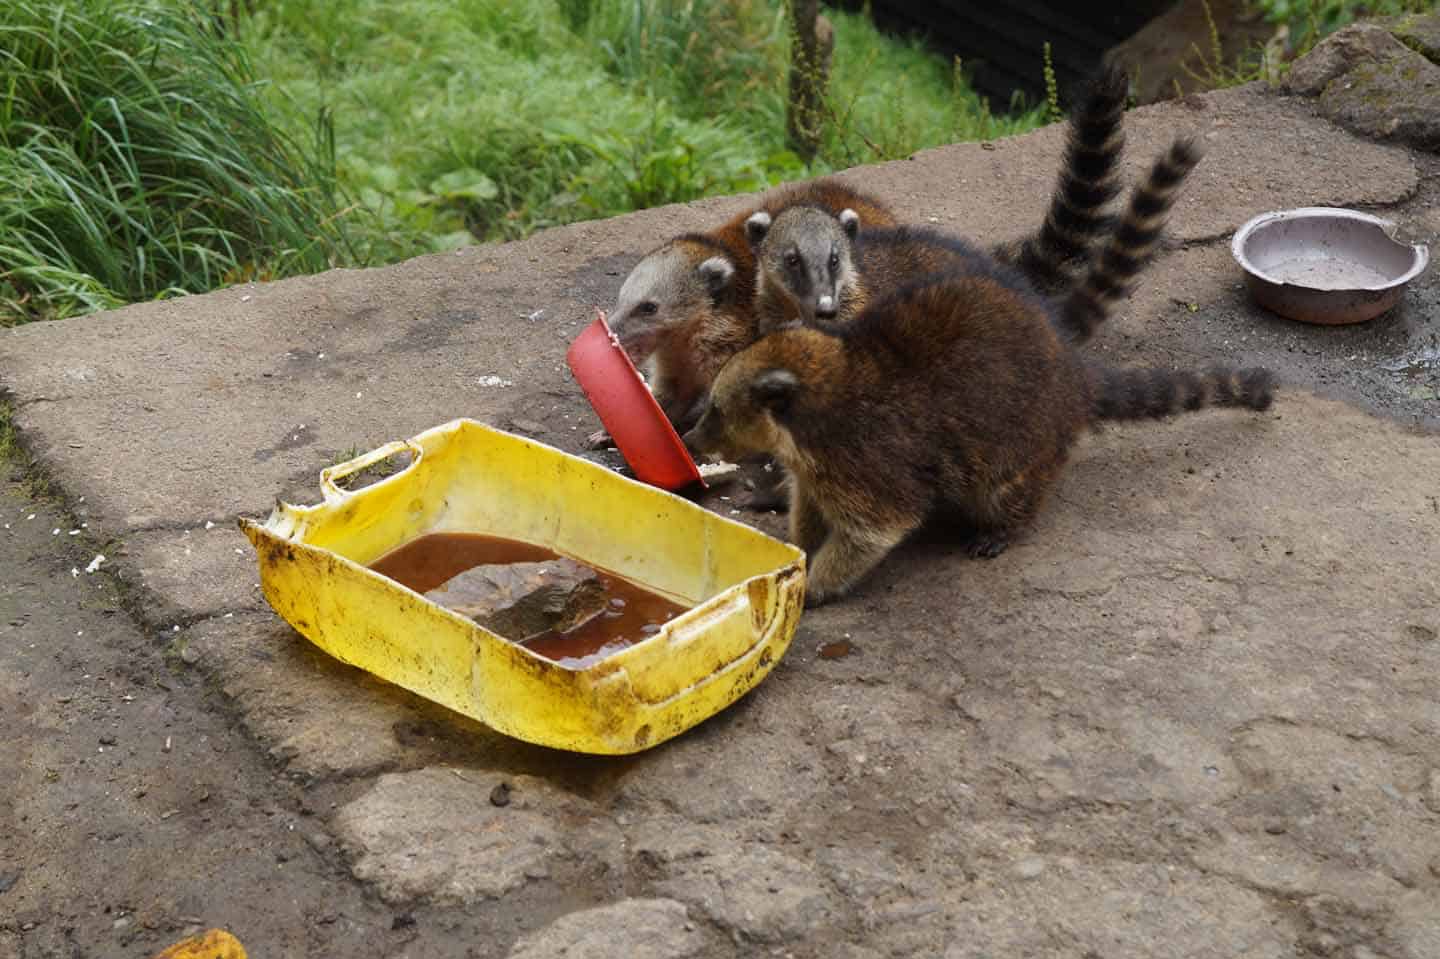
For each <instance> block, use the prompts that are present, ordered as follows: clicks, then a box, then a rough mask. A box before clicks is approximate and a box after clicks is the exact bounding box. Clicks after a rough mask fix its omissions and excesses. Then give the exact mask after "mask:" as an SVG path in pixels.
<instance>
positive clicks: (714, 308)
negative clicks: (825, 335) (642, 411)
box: [609, 177, 897, 431]
mask: <svg viewBox="0 0 1440 959" xmlns="http://www.w3.org/2000/svg"><path fill="white" fill-rule="evenodd" d="M801 203H803V204H808V205H813V206H815V207H817V208H819V209H823V210H828V211H830V212H831V213H832V214H836V215H838V214H839V213H840V212H841V211H843V210H849V211H852V213H851V215H852V216H854V217H856V218H857V219H858V220H863V222H864V223H865V225H866V226H867V227H870V226H874V227H877V228H878V227H885V226H893V225H894V224H895V223H896V222H897V220H896V218H895V215H894V213H892V212H891V211H890V209H889V208H888V207H887V206H885V204H884V203H882V202H881V201H879V200H877V199H875V198H874V197H872V196H870V195H868V194H866V193H863V192H861V191H859V190H856V189H855V188H854V187H851V186H849V185H847V184H846V183H844V182H843V181H841V180H838V179H835V178H828V177H827V178H822V179H819V180H811V181H808V182H805V183H798V184H791V185H788V186H783V187H779V188H777V189H775V190H773V191H771V192H770V193H768V194H766V195H765V196H763V197H762V198H761V200H760V203H759V209H760V210H772V211H779V210H782V209H785V208H786V207H789V206H793V205H796V204H801ZM753 212H754V211H748V212H746V213H743V214H740V215H739V216H736V217H733V218H731V219H730V220H729V221H727V222H726V223H725V224H723V225H722V226H720V227H719V228H717V229H715V230H712V231H710V232H709V233H685V234H682V235H680V236H677V237H675V238H674V239H672V240H669V241H668V242H666V243H664V244H662V245H661V246H660V247H658V248H657V249H655V250H652V251H651V252H650V253H648V254H646V256H645V257H644V258H642V259H641V260H640V262H639V263H638V264H636V266H635V268H634V269H633V270H631V271H630V275H629V276H628V277H626V279H625V282H624V283H623V284H622V285H621V287H620V294H619V296H618V297H617V300H616V303H615V308H614V310H612V311H611V312H610V314H609V323H610V328H611V330H612V331H614V333H615V334H616V336H617V337H618V338H619V340H620V344H621V346H622V347H624V349H625V351H626V352H627V353H628V354H629V355H630V358H631V359H632V360H634V361H635V363H636V364H637V365H639V366H641V368H642V369H645V370H646V372H647V373H648V374H649V378H650V383H651V386H652V389H653V390H654V392H655V398H656V400H657V401H658V402H659V403H660V407H661V409H663V410H664V411H665V415H666V416H667V417H668V418H669V419H670V421H671V422H672V423H674V424H675V425H676V427H677V428H678V429H681V430H682V431H683V430H684V429H687V428H688V427H689V426H690V425H693V423H694V421H695V419H696V417H698V416H699V412H700V409H701V408H702V407H703V405H704V400H705V394H706V392H707V391H708V390H709V388H710V384H711V383H713V382H714V379H715V376H716V374H717V373H719V371H720V367H722V366H723V365H724V364H725V361H726V360H728V359H730V357H732V356H734V355H735V354H736V353H738V352H739V351H740V350H741V349H743V348H744V347H746V346H748V345H749V344H750V343H752V342H754V341H755V339H756V338H757V336H758V333H757V331H756V328H755V317H754V308H753V302H754V298H755V292H754V290H755V287H754V282H755V258H754V255H753V254H752V252H751V250H750V245H749V243H748V242H747V241H746V239H745V221H746V219H747V218H749V216H750V215H751V213H753Z"/></svg>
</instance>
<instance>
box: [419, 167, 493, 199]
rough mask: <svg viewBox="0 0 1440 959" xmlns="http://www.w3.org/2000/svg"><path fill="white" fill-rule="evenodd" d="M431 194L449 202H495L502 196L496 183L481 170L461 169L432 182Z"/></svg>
mask: <svg viewBox="0 0 1440 959" xmlns="http://www.w3.org/2000/svg"><path fill="white" fill-rule="evenodd" d="M430 192H431V193H433V194H435V195H436V196H441V197H444V198H445V199H447V200H476V201H479V200H493V199H495V198H496V197H497V196H499V195H500V188H499V187H497V186H496V185H495V181H494V180H492V179H490V178H489V177H488V176H486V175H485V174H483V173H481V172H480V171H479V170H475V169H472V168H470V167H461V168H460V169H458V170H451V171H450V172H449V173H447V174H445V175H444V176H441V177H437V178H436V179H434V180H432V181H431V182H430Z"/></svg>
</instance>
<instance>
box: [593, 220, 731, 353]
mask: <svg viewBox="0 0 1440 959" xmlns="http://www.w3.org/2000/svg"><path fill="white" fill-rule="evenodd" d="M734 280H735V264H734V263H733V262H732V261H731V259H730V257H728V256H726V255H725V254H724V253H723V252H722V251H720V250H719V249H717V248H716V247H715V246H714V245H713V244H711V243H709V242H707V241H705V240H704V239H703V238H701V237H690V236H682V237H677V238H676V239H674V240H671V241H670V242H668V243H666V244H665V245H664V246H662V247H660V248H659V249H658V250H655V251H654V252H652V253H650V254H648V255H646V257H645V258H644V259H642V260H641V261H640V262H639V263H637V264H636V265H635V268H634V269H633V270H631V271H630V275H629V276H628V277H626V278H625V282H624V283H623V284H622V285H621V287H620V295H619V296H618V297H617V298H616V302H615V309H614V310H613V311H612V312H611V313H610V315H609V322H610V329H611V330H612V331H614V333H615V335H616V336H617V337H618V338H619V339H620V345H621V346H622V347H624V349H625V352H626V353H628V354H630V358H631V360H633V361H634V362H636V363H637V364H638V363H641V362H643V361H644V360H645V359H646V358H647V357H649V356H650V354H651V353H652V352H654V350H655V347H656V346H657V345H658V343H659V341H660V339H661V337H662V336H664V334H665V333H666V332H667V331H670V330H673V329H676V328H678V327H680V326H683V325H684V324H686V323H688V322H690V321H692V320H694V319H695V317H696V316H697V315H700V314H702V313H705V312H708V311H709V310H712V309H714V308H715V307H717V306H720V305H723V304H724V303H726V302H727V301H728V300H729V299H731V298H732V297H733V296H734V288H735V283H734Z"/></svg>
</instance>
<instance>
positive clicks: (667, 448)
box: [565, 310, 705, 490]
mask: <svg viewBox="0 0 1440 959" xmlns="http://www.w3.org/2000/svg"><path fill="white" fill-rule="evenodd" d="M596 314H597V315H596V317H595V322H593V323H591V324H590V325H589V326H587V327H585V329H584V331H583V332H582V333H581V334H580V335H579V336H577V337H575V342H573V343H571V344H570V349H569V350H567V351H566V353H565V362H566V363H568V364H569V365H570V372H571V373H572V374H574V376H575V382H577V383H579V384H580V389H582V390H584V391H585V398H586V399H588V400H589V401H590V405H591V406H593V407H594V408H595V412H596V413H597V414H599V416H600V422H601V423H602V424H604V426H605V431H606V432H607V433H609V434H610V436H611V437H612V438H613V439H614V440H615V445H616V447H618V448H619V450H620V455H621V456H624V457H625V462H627V463H629V464H630V468H631V469H632V470H634V471H635V478H636V479H639V480H641V481H642V482H645V483H649V484H651V485H652V486H658V487H660V488H661V489H668V490H676V489H680V488H681V487H684V486H689V485H690V484H691V483H699V484H700V485H701V486H704V485H705V481H704V480H703V479H701V478H700V469H699V467H697V466H696V465H695V460H694V459H693V458H692V457H691V456H690V452H689V451H688V450H687V449H685V444H684V443H682V442H681V441H680V434H679V433H676V432H675V427H673V426H671V425H670V421H669V420H668V419H666V417H665V412H664V411H663V410H661V409H660V404H659V403H657V402H655V397H654V396H653V395H652V394H651V393H650V389H649V387H647V386H646V385H645V381H644V380H643V379H641V378H640V373H639V371H638V370H636V369H635V364H634V363H632V362H630V357H629V356H627V355H625V350H624V349H622V348H621V346H620V341H619V339H617V338H616V336H615V334H614V333H612V332H610V325H609V324H608V323H606V322H605V313H604V311H602V310H597V311H596Z"/></svg>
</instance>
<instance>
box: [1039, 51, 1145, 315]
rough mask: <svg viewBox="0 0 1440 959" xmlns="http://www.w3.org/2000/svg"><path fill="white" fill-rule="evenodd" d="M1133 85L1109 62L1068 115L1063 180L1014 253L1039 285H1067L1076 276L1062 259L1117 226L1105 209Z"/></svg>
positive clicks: (1079, 253)
mask: <svg viewBox="0 0 1440 959" xmlns="http://www.w3.org/2000/svg"><path fill="white" fill-rule="evenodd" d="M1129 90H1130V78H1129V76H1128V75H1126V73H1125V72H1124V71H1123V70H1120V69H1118V68H1116V67H1113V66H1109V67H1106V68H1105V69H1104V70H1103V72H1101V73H1100V74H1099V76H1097V77H1096V78H1095V80H1094V81H1093V82H1092V84H1091V86H1090V89H1089V91H1088V92H1087V93H1086V95H1085V99H1084V101H1083V102H1082V103H1081V104H1080V106H1079V107H1078V108H1077V109H1076V111H1075V112H1074V113H1073V114H1072V115H1071V117H1070V125H1069V129H1068V131H1067V134H1066V143H1065V158H1064V163H1063V164H1062V166H1061V169H1060V182H1059V183H1058V184H1057V185H1056V187H1055V192H1054V193H1053V194H1052V195H1051V198H1050V209H1049V210H1048V211H1047V212H1046V214H1045V222H1044V224H1043V225H1042V226H1041V227H1040V230H1039V232H1038V233H1036V234H1034V235H1032V236H1028V237H1026V238H1025V239H1024V240H1023V241H1022V242H1021V244H1020V248H1019V250H1018V252H1017V253H1015V254H1014V257H1015V266H1016V267H1017V268H1019V269H1020V271H1021V272H1023V273H1024V274H1025V275H1026V276H1028V277H1030V278H1031V279H1032V280H1033V281H1035V283H1036V284H1037V285H1038V286H1039V287H1040V288H1041V289H1047V290H1059V289H1064V288H1067V287H1069V286H1070V285H1071V284H1072V283H1073V282H1074V281H1073V278H1072V277H1071V276H1070V274H1068V273H1067V272H1066V271H1065V269H1064V264H1066V263H1069V262H1072V261H1074V260H1076V259H1079V258H1081V257H1085V256H1088V255H1089V253H1090V249H1091V247H1092V245H1093V244H1094V242H1095V239H1096V238H1097V237H1098V236H1099V235H1100V234H1101V233H1103V232H1104V231H1105V230H1106V229H1108V228H1109V227H1110V226H1112V225H1113V222H1112V221H1113V218H1112V217H1110V216H1107V215H1106V213H1105V208H1106V207H1107V206H1108V205H1109V203H1110V201H1111V200H1113V199H1115V197H1116V196H1117V195H1118V194H1119V193H1120V177H1119V172H1118V170H1117V168H1118V166H1119V164H1120V153H1121V151H1122V150H1123V149H1124V147H1125V131H1124V128H1123V122H1124V119H1125V99H1126V96H1127V95H1128V94H1129Z"/></svg>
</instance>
